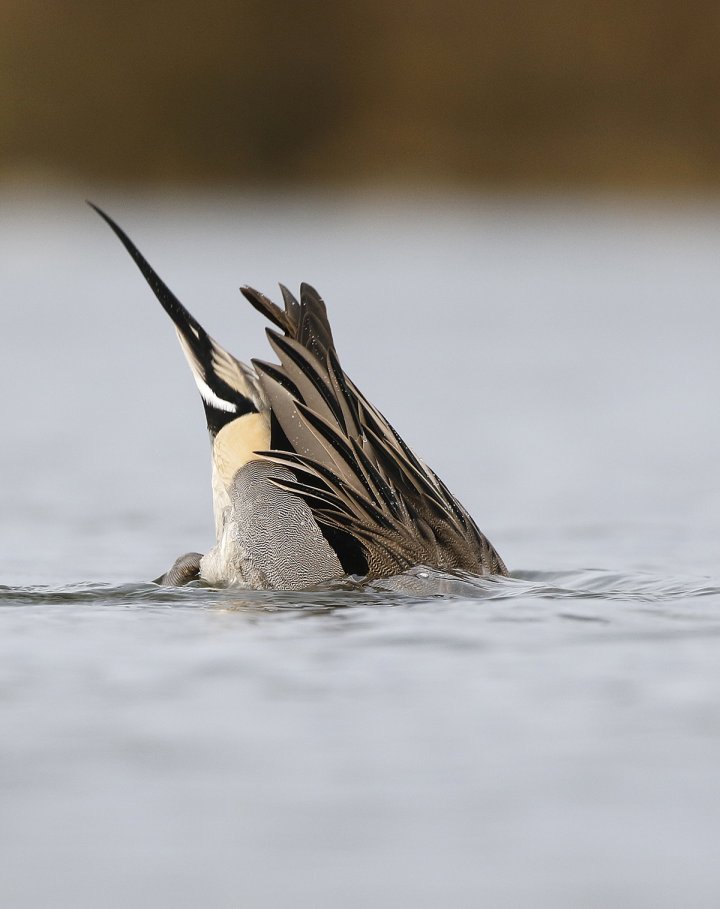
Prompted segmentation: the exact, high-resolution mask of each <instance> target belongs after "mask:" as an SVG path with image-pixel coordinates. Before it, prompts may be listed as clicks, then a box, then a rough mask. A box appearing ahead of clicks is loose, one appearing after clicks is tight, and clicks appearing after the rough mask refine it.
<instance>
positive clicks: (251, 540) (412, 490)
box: [90, 203, 507, 590]
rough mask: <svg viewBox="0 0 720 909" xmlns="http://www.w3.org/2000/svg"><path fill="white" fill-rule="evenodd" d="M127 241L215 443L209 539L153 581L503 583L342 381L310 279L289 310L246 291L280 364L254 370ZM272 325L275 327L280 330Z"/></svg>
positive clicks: (438, 484)
mask: <svg viewBox="0 0 720 909" xmlns="http://www.w3.org/2000/svg"><path fill="white" fill-rule="evenodd" d="M90 204H91V206H92V208H94V209H95V211H96V212H97V213H98V214H99V215H100V216H101V217H102V218H103V219H104V220H105V221H106V222H107V223H108V225H109V226H110V227H111V228H112V230H113V231H114V232H115V234H116V235H117V237H118V238H119V239H120V241H121V242H122V244H123V245H124V246H125V248H126V249H127V251H128V252H129V253H130V256H131V257H132V259H133V260H134V262H135V264H136V265H137V266H138V268H139V269H140V271H141V273H142V274H143V276H144V278H145V280H146V281H147V282H148V284H149V285H150V288H151V289H152V291H153V293H154V294H155V296H156V297H157V299H158V300H159V302H160V304H161V305H162V307H163V309H164V310H165V312H166V313H167V314H168V315H169V316H170V318H171V319H172V321H173V323H174V325H175V330H176V332H177V336H178V339H179V341H180V346H181V347H182V349H183V352H184V354H185V357H186V359H187V361H188V364H189V366H190V369H191V370H192V374H193V377H194V379H195V383H196V385H197V387H198V390H199V391H200V396H201V398H202V402H203V407H204V410H205V418H206V422H207V428H208V432H209V434H210V441H211V446H212V492H213V509H214V514H215V530H216V544H215V546H214V547H213V548H212V549H211V550H210V551H209V552H207V553H206V554H205V555H202V554H200V553H186V554H185V555H182V556H180V557H179V558H178V559H177V560H176V562H175V564H174V565H173V566H172V568H171V569H170V570H169V571H168V572H166V573H165V574H164V575H163V576H162V577H160V578H158V583H161V584H168V585H182V584H186V583H189V582H190V581H196V580H199V581H202V582H204V583H206V584H209V585H211V586H216V587H224V586H238V587H245V588H253V589H276V590H300V589H303V588H307V587H311V586H314V585H318V584H322V583H324V582H328V581H332V580H336V579H339V578H343V577H345V576H347V575H354V576H360V577H366V578H369V579H375V578H389V577H394V576H396V575H399V574H402V573H403V572H405V571H407V570H408V569H411V568H414V567H415V566H420V565H422V566H425V567H428V568H433V569H438V570H440V571H465V572H469V573H472V574H476V575H490V574H498V575H507V569H506V567H505V564H504V563H503V561H502V559H501V558H500V556H499V555H498V553H497V552H496V551H495V549H494V547H493V546H492V544H491V543H490V542H489V540H488V539H487V538H486V537H485V536H484V535H483V534H482V533H481V532H480V530H479V529H478V527H477V525H476V524H475V522H474V521H473V519H472V518H471V517H470V515H469V514H468V512H467V511H466V510H465V509H464V508H463V506H462V505H461V504H460V503H459V502H458V501H457V499H456V498H455V497H454V496H453V495H452V494H451V493H450V491H449V490H448V489H447V487H446V486H445V484H444V483H443V482H442V481H441V480H440V479H439V477H437V476H436V474H435V473H434V472H433V471H432V470H431V469H430V468H429V467H427V466H426V465H425V464H424V463H423V462H422V461H420V460H419V459H418V458H417V457H416V456H415V455H414V454H413V452H412V451H411V450H410V448H409V447H408V446H407V445H406V444H405V442H404V441H403V440H402V439H401V438H400V436H399V435H398V434H397V433H396V432H395V430H394V429H393V428H392V426H391V425H390V424H389V423H388V422H387V420H386V419H385V418H384V417H383V416H382V414H380V413H379V411H377V410H376V409H375V407H373V405H372V404H371V403H370V402H369V401H368V400H367V399H366V398H365V397H364V396H363V394H362V393H361V392H360V391H359V390H358V388H357V387H356V386H355V385H354V384H353V382H352V381H351V380H350V378H349V377H348V376H347V375H346V374H345V373H344V372H343V370H342V367H341V366H340V362H339V359H338V356H337V353H336V351H335V345H334V341H333V336H332V331H331V328H330V324H329V322H328V317H327V311H326V308H325V304H324V302H323V301H322V299H321V298H320V296H319V294H318V293H317V291H315V290H314V289H313V288H312V287H310V286H309V285H308V284H303V285H301V288H300V296H299V299H297V298H296V297H294V296H293V294H292V293H290V291H289V290H287V288H285V287H283V286H282V285H280V289H281V292H282V296H283V303H284V308H282V309H281V308H280V307H279V306H277V305H276V304H275V303H273V302H272V301H271V300H270V299H268V298H267V297H266V296H265V295H264V294H262V293H260V292H258V291H256V290H253V289H252V288H250V287H243V288H241V290H242V293H243V295H244V296H245V298H246V299H247V300H248V301H249V302H250V303H251V304H252V305H253V306H254V307H255V308H256V309H257V310H259V311H260V312H261V313H262V314H263V315H264V316H265V317H266V318H267V319H268V320H269V321H270V322H271V323H272V324H273V325H274V326H275V328H274V329H271V328H268V329H267V337H268V340H269V342H270V346H271V348H272V350H273V352H274V354H275V355H276V357H277V358H278V360H279V363H267V362H264V361H261V360H252V361H251V365H250V366H248V365H246V364H244V363H242V362H240V361H239V360H237V359H235V357H234V356H232V354H230V353H228V351H226V350H225V349H224V348H223V347H221V346H220V345H219V344H218V343H217V342H216V341H214V340H213V339H212V338H211V337H210V336H209V335H208V334H207V332H206V331H205V330H204V329H203V328H202V326H201V325H200V324H199V322H197V320H196V319H195V318H194V317H193V316H192V315H191V314H190V313H189V312H188V311H187V309H185V307H184V306H183V305H182V304H181V303H180V301H179V300H178V299H177V298H176V297H175V295H174V294H173V293H172V292H171V291H170V289H169V288H168V287H167V285H166V284H165V283H164V282H163V281H162V280H161V278H160V277H159V276H158V275H157V274H156V272H155V271H154V270H153V268H152V267H151V266H150V265H149V263H148V262H147V260H146V259H145V258H144V257H143V256H142V254H141V253H140V252H139V251H138V249H137V247H136V246H135V245H134V244H133V243H132V241H131V240H130V239H129V237H128V236H127V234H125V232H124V231H123V230H122V229H121V228H120V227H119V226H118V225H117V224H116V223H115V222H114V221H113V220H112V219H111V218H110V217H109V216H108V215H107V214H105V213H104V212H103V211H102V210H101V209H99V208H97V206H95V205H92V203H90ZM276 329H279V331H278V330H276Z"/></svg>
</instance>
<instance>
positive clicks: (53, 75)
mask: <svg viewBox="0 0 720 909" xmlns="http://www.w3.org/2000/svg"><path fill="white" fill-rule="evenodd" d="M719 87H720V4H718V3H717V2H704V0H694V2H692V0H691V2H677V0H650V2H629V0H606V2H600V0H595V2H592V0H541V2H538V0H517V2H502V0H491V2H488V0H485V2H477V3H468V2H467V0H462V2H459V0H442V2H440V0H423V2H409V0H393V2H391V3H389V2H387V0H366V2H363V3H353V4H350V3H342V2H330V0H306V2H281V0H244V2H223V0H209V2H208V0H206V2H204V3H198V2H197V0H192V2H190V0H142V2H132V0H127V2H124V3H120V4H107V3H103V2H98V0H75V2H68V0H56V2H48V0H3V3H2V6H1V7H0V123H1V124H2V129H1V131H0V176H2V177H5V178H6V179H16V178H23V179H25V178H31V177H34V176H42V177H45V178H48V177H49V178H59V179H78V178H80V179H87V178H92V179H106V180H115V181H118V182H125V181H127V182H137V181H151V182H155V183H167V184H177V183H183V182H186V181H187V182H197V183H203V182H206V183H218V184H228V183H230V184H238V185H248V184H253V183H256V184H260V185H265V184H273V183H281V184H288V185H289V184H293V183H329V184H346V183H357V182H364V181H373V182H384V181H386V182H400V183H423V184H433V183H444V184H448V183H455V182H457V183H463V184H474V185H477V186H481V187H486V186H495V185H498V186H501V187H513V186H518V187H526V186H531V187H533V186H558V185H560V186H564V185H568V186H609V187H621V188H634V187H637V188H640V189H645V188H649V189H654V188H658V187H660V188H663V187H670V188H674V187H677V188H702V187H717V186H718V183H720V91H718V88H719Z"/></svg>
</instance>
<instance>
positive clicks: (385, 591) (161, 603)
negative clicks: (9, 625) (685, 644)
mask: <svg viewBox="0 0 720 909" xmlns="http://www.w3.org/2000/svg"><path fill="white" fill-rule="evenodd" d="M713 595H715V596H720V584H718V583H717V582H714V581H712V580H711V579H708V578H697V577H681V576H680V577H678V576H673V577H657V576H653V575H648V574H643V573H640V572H624V573H623V572H615V571H610V570H603V569H587V570H582V571H517V572H514V573H513V575H512V576H511V577H508V578H501V577H494V576H492V577H477V576H474V575H470V574H467V573H463V572H457V573H450V572H441V571H436V570H434V569H430V568H423V567H418V568H414V569H411V570H410V571H407V572H405V573H403V574H401V575H398V576H396V577H392V578H383V579H377V580H373V581H365V580H363V579H362V578H344V579H342V580H339V581H334V582H331V583H328V584H326V585H323V586H321V587H315V588H313V589H309V590H302V591H278V590H241V589H238V588H225V589H217V588H209V587H205V586H202V585H198V584H191V585H188V586H186V587H160V586H158V585H156V584H153V583H142V584H120V585H112V584H103V583H91V582H80V583H77V584H70V585H62V586H40V585H38V586H26V587H11V586H3V585H0V606H6V607H7V606H16V607H19V606H33V605H40V604H42V605H45V606H48V605H50V606H64V605H75V606H82V605H83V604H88V605H93V606H96V607H97V606H108V607H114V608H117V607H126V608H147V607H155V608H168V607H176V608H224V609H239V608H243V609H254V610H262V611H273V610H282V609H313V608H315V609H318V608H319V609H337V608H348V607H352V606H392V605H410V604H412V603H415V602H428V601H430V600H442V599H448V600H479V601H502V600H518V599H525V600H528V599H530V600H555V601H558V600H588V599H593V600H607V601H612V602H615V603H617V602H627V603H648V604H652V603H665V602H669V601H674V600H688V599H695V598H699V597H709V596H713Z"/></svg>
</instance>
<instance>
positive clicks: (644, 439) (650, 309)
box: [0, 193, 720, 907]
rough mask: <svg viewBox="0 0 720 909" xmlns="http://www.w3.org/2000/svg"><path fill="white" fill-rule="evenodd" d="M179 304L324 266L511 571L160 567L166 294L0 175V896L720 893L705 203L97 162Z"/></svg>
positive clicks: (348, 331) (92, 228)
mask: <svg viewBox="0 0 720 909" xmlns="http://www.w3.org/2000/svg"><path fill="white" fill-rule="evenodd" d="M95 198H96V201H98V202H99V203H101V204H103V205H104V206H106V207H107V208H108V210H109V211H110V212H111V213H112V214H113V215H114V216H116V217H117V218H118V219H119V220H120V222H121V223H122V224H123V226H125V227H126V228H127V230H128V231H129V233H130V234H131V236H132V237H133V239H134V240H135V241H136V242H137V243H138V244H139V246H140V248H141V249H142V250H143V251H144V252H145V253H146V255H147V256H148V258H149V259H150V260H151V261H152V262H153V264H154V265H155V267H156V268H157V269H158V270H159V271H160V273H161V274H162V275H163V276H164V277H165V278H166V280H167V281H168V283H169V284H170V286H171V287H173V289H174V290H175V291H176V292H177V293H178V294H179V296H180V297H181V298H182V299H183V300H184V301H185V302H186V304H187V305H188V306H189V307H190V309H191V310H192V311H193V312H194V314H195V315H196V316H198V318H199V319H200V320H201V321H202V322H203V324H204V325H205V326H206V328H207V329H208V330H209V331H210V332H211V333H212V334H214V335H215V336H216V337H218V338H219V339H220V340H221V341H222V343H224V344H225V345H226V346H227V347H229V348H230V349H231V350H233V352H234V353H236V354H237V355H239V356H241V357H244V358H249V357H250V356H261V357H267V356H268V350H267V347H266V344H265V341H264V338H263V334H262V327H263V326H262V324H261V320H260V319H259V317H258V316H257V315H256V314H255V313H254V312H252V311H251V310H250V309H249V307H248V306H247V305H246V304H244V302H243V301H242V299H241V298H240V295H239V294H238V293H237V290H236V288H237V286H238V285H239V284H240V283H252V284H254V285H255V286H258V287H259V288H261V289H263V290H265V291H272V289H273V286H274V282H276V281H277V280H282V281H284V282H285V283H288V284H289V285H290V286H295V285H297V284H298V283H299V281H301V280H310V281H312V282H313V283H315V284H316V285H317V286H318V288H319V289H320V290H321V292H322V293H323V295H324V296H325V298H326V300H327V302H328V305H329V309H330V314H331V318H332V320H333V325H334V328H335V336H336V341H337V345H338V349H339V352H340V356H341V359H342V362H343V364H344V366H345V368H346V369H347V370H348V372H349V373H350V374H351V375H352V376H353V378H354V380H355V381H356V382H357V383H358V384H359V385H360V386H361V387H362V388H363V390H364V391H365V393H366V394H367V395H368V396H369V397H370V398H371V399H372V400H373V401H375V402H376V403H377V404H378V405H379V406H380V407H381V409H382V410H383V411H384V412H385V413H386V414H387V416H388V417H389V418H390V419H391V421H392V422H393V423H394V424H395V425H396V426H397V428H398V429H399V430H400V431H401V432H402V433H403V435H404V436H405V437H406V438H407V440H408V441H409V442H410V443H411V444H412V445H413V446H414V447H415V448H416V449H417V450H418V452H419V453H420V454H421V455H422V456H423V457H425V459H426V460H427V461H428V462H429V463H430V464H431V465H432V466H433V467H434V468H436V469H437V471H438V472H439V473H440V475H441V476H442V477H443V479H444V480H445V481H446V482H447V483H448V485H449V486H450V488H451V489H452V490H453V491H454V492H455V493H456V494H457V495H458V497H459V498H460V499H461V500H462V501H463V503H464V504H465V505H466V506H467V507H468V508H469V510H470V511H471V512H472V513H473V515H474V516H475V517H476V519H477V521H478V523H479V525H480V527H481V528H482V529H483V530H484V531H485V532H486V533H487V534H488V535H489V537H490V539H491V540H492V541H493V543H494V544H495V545H496V546H497V548H498V550H499V551H500V553H501V554H502V556H503V558H505V560H506V561H507V563H508V565H509V567H510V569H511V571H512V573H513V577H512V578H510V579H487V580H481V581H472V580H470V579H454V580H450V579H447V578H431V579H430V580H431V581H432V582H433V583H432V589H429V590H428V592H427V593H425V594H422V593H416V594H412V595H404V594H401V593H398V592H396V591H392V590H387V589H383V585H371V586H370V587H362V586H358V585H352V584H349V585H348V584H339V585H333V586H331V587H329V588H327V589H323V590H315V591H306V592H303V593H301V594H287V593H269V592H251V591H213V590H207V589H202V588H196V587H190V588H187V589H181V590H166V589H161V588H158V587H156V586H154V585H152V584H150V583H148V581H147V579H148V578H152V577H156V576H157V575H158V574H159V573H160V571H162V570H163V569H164V568H166V567H167V566H168V565H169V564H170V563H171V562H172V560H173V559H174V558H175V556H176V555H177V554H179V553H180V552H182V551H186V550H189V549H204V548H206V547H207V546H208V545H209V543H210V537H211V515H210V501H209V499H210V497H209V478H208V474H209V469H208V452H207V443H206V436H205V432H204V427H203V418H202V410H201V406H200V404H199V401H198V400H197V396H196V393H195V390H194V387H193V384H192V380H191V378H190V376H189V372H188V370H187V368H186V366H185V364H184V363H183V361H182V357H181V354H180V352H179V350H178V349H176V348H177V343H176V341H175V338H174V334H173V332H172V330H171V328H170V326H169V325H168V324H167V319H166V317H165V315H164V313H162V312H161V311H160V308H159V307H158V306H157V304H156V303H155V301H154V300H153V299H152V298H151V296H150V294H149V291H147V290H146V288H145V287H144V284H143V282H142V280H141V279H140V278H139V276H138V275H136V274H135V272H134V268H133V266H132V264H131V263H130V261H129V260H128V259H127V257H126V255H125V254H124V253H123V251H122V250H121V249H120V248H119V246H118V244H117V242H116V241H115V240H114V238H113V237H112V236H111V235H110V234H109V232H108V231H107V228H105V226H104V225H102V224H101V223H100V222H99V221H98V220H97V218H95V217H93V216H92V215H91V213H90V212H89V211H86V210H85V209H84V208H83V206H82V204H81V202H80V199H79V198H78V199H76V198H74V197H72V196H70V195H63V196H58V197H56V198H53V199H47V198H41V197H28V196H26V197H20V196H17V197H9V198H8V199H7V200H6V203H5V204H4V205H3V208H2V209H1V210H0V239H1V240H2V242H1V243H0V265H1V269H0V285H1V286H2V307H3V310H2V311H3V331H2V333H0V354H1V356H0V371H2V382H3V388H4V389H5V394H4V397H3V404H2V407H3V425H4V426H5V428H6V430H5V434H4V436H3V446H2V450H1V452H0V460H1V463H2V468H3V469H2V472H1V473H0V501H1V502H2V509H1V510H0V585H2V586H0V729H1V730H2V735H1V736H0V806H1V807H2V810H0V868H1V870H2V873H1V874H0V904H2V905H3V906H4V905H7V906H12V907H25V906H33V907H34V906H47V905H52V906H73V907H85V906H87V907H90V906H93V907H94V906H98V905H102V906H128V905H139V906H152V907H164V906H172V907H182V906H188V907H195V906H198V905H211V906H218V907H220V906H238V905H251V906H272V907H275V906H278V907H280V906H287V905H293V906H300V907H320V906H336V905H342V906H350V907H354V906H357V907H364V906H367V905H371V904H372V905H378V906H393V907H394V906H406V905H415V906H419V907H424V906H427V907H434V906H438V905H452V906H468V907H475V906H478V905H492V906H505V905H507V906H532V907H538V906H547V907H558V906H567V907H576V906H578V905H583V906H597V907H607V906H615V905H617V906H624V905H633V906H653V907H657V906H668V907H671V906H672V907H675V906H678V905H694V906H715V905H717V902H718V899H720V873H718V870H717V859H716V852H717V842H718V838H719V835H720V773H719V771H718V767H719V766H720V706H719V705H720V673H718V668H717V667H718V664H719V661H720V572H719V570H718V552H719V551H720V483H719V482H718V478H717V464H718V463H720V460H719V456H720V412H719V411H718V407H717V392H718V389H719V388H720V361H719V359H718V357H717V338H718V337H719V336H720V307H718V305H717V288H718V287H720V264H719V263H720V260H718V257H717V235H718V227H719V226H720V209H715V208H714V207H712V206H707V205H706V206H702V207H701V206H699V205H689V204H685V205H677V204H675V205H672V204H670V203H665V204H659V203H658V204H654V205H650V204H648V205H645V206H644V207H642V208H636V209H634V210H630V209H628V208H626V207H622V206H620V205H617V204H613V203H610V202H608V201H605V202H602V203H601V202H598V201H595V202H591V201H587V200H586V201H582V200H547V201H545V202H542V203H541V202H537V201H534V202H523V201H518V200H516V201H514V202H512V203H509V202H503V201H502V200H483V199H476V200H467V199H465V200H462V201H461V200H457V199H456V200H449V199H421V200H407V199H406V200H399V199H396V200H393V199H389V200H388V199H386V200H381V199H379V198H378V197H374V198H371V199H366V200H361V199H351V198H318V197H314V198H307V197H303V198H301V197H297V198H290V199H279V198H278V199H263V198H259V197H256V198H222V199H221V198H213V199H211V198H207V197H204V198H196V199H189V200H184V201H179V200H173V199H169V198H160V197H158V198H155V199H150V200H147V199H145V200H139V199H131V198H125V199H121V198H114V197H112V196H110V195H109V194H105V195H101V196H98V195H97V193H96V194H95Z"/></svg>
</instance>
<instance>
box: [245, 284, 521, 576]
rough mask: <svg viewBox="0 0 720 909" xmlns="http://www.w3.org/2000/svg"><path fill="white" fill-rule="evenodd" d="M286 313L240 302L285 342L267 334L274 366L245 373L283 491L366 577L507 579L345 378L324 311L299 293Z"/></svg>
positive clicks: (255, 301) (450, 501)
mask: <svg viewBox="0 0 720 909" xmlns="http://www.w3.org/2000/svg"><path fill="white" fill-rule="evenodd" d="M281 290H282V294H283V301H284V304H285V308H284V310H283V309H280V307H279V306H277V305H276V304H275V303H273V302H272V301H271V300H269V299H268V298H267V297H266V296H265V295H264V294H261V293H259V292H258V291H256V290H253V289H252V288H249V287H244V288H242V292H243V294H244V295H245V297H246V298H247V299H248V300H249V301H250V303H252V305H253V306H254V307H255V308H256V309H258V310H259V311H260V312H262V313H263V314H264V315H265V316H266V317H267V318H268V319H269V320H270V321H271V322H272V323H273V324H274V325H276V326H277V327H278V328H280V329H281V330H282V331H283V332H284V337H283V336H281V335H279V334H278V333H277V332H275V331H270V330H268V338H269V340H270V344H271V346H272V348H273V350H274V352H275V353H276V355H277V356H278V359H279V360H280V364H279V365H271V364H265V363H262V362H260V361H257V360H254V361H253V365H254V366H255V369H256V370H257V372H258V374H259V376H260V382H261V385H262V388H263V391H264V393H265V395H266V396H267V399H268V400H269V402H270V406H271V408H272V411H273V414H274V416H275V418H276V419H277V421H278V423H279V424H280V427H281V428H282V431H283V433H284V434H285V436H286V438H287V440H288V442H289V444H290V446H291V450H288V451H271V452H262V453H261V454H263V456H265V457H268V458H270V459H272V460H274V461H275V462H276V463H279V464H282V465H283V466H285V467H289V468H291V470H292V472H293V474H294V476H295V477H296V480H282V481H281V485H282V486H283V488H284V489H287V490H288V491H291V492H294V493H295V494H297V495H299V496H301V497H302V498H304V499H305V501H306V502H307V503H308V505H309V506H310V508H311V509H312V512H313V515H314V517H315V519H316V520H317V521H318V523H319V524H320V525H321V526H324V527H325V528H330V529H332V530H335V531H338V532H341V533H344V534H348V535H350V536H351V537H352V538H354V539H355V540H356V541H358V542H359V544H360V546H361V548H362V550H363V553H364V556H365V559H366V561H367V566H368V568H369V571H370V573H371V574H373V575H376V576H383V575H385V576H387V575H391V574H395V573H397V572H399V571H403V570H405V569H407V568H410V567H412V566H414V565H418V564H425V565H428V566H430V567H435V568H440V569H465V570H468V571H473V572H476V573H480V574H490V573H497V574H507V570H506V568H505V565H504V564H503V562H502V560H501V559H500V557H499V555H498V554H497V552H496V551H495V550H494V548H493V547H492V545H491V544H490V542H489V541H488V540H487V538H486V537H485V536H484V535H483V534H482V533H481V532H480V530H479V529H478V528H477V526H476V524H475V522H474V521H473V519H472V518H471V517H470V515H469V514H468V512H467V511H466V510H465V509H464V508H463V507H462V505H460V503H459V502H458V501H457V499H455V497H454V496H453V495H452V494H451V493H450V492H449V490H448V489H447V487H446V486H445V484H444V483H443V482H442V481H441V480H440V479H439V478H438V477H437V476H436V475H435V473H433V471H432V470H430V469H429V468H428V467H426V466H425V465H424V464H423V463H422V462H421V461H420V460H419V459H418V458H417V457H416V456H415V455H414V454H413V452H412V451H411V449H410V448H409V447H408V446H407V445H406V443H405V442H404V441H403V440H402V438H401V437H400V436H399V435H398V433H397V432H396V431H395V430H394V429H393V427H392V426H391V425H390V423H388V421H387V420H386V419H385V417H384V416H383V415H382V414H381V413H380V412H379V411H378V410H377V409H376V408H375V407H374V406H373V405H372V404H370V402H369V401H368V400H367V398H365V397H364V395H363V394H362V393H361V392H360V391H359V390H358V389H357V387H356V386H355V385H354V384H353V383H352V382H351V381H350V379H349V378H348V377H347V376H346V374H345V373H344V372H343V370H342V367H341V366H340V362H339V360H338V357H337V353H336V351H335V347H334V342H333V337H332V331H331V329H330V324H329V322H328V318H327V310H326V308H325V304H324V302H323V300H322V298H321V297H320V295H319V294H318V293H317V291H316V290H314V288H312V287H310V286H309V285H307V284H303V285H302V287H301V291H300V300H299V301H298V300H297V299H296V298H295V297H294V296H293V295H292V294H291V293H290V291H288V290H287V288H285V287H283V286H282V285H281Z"/></svg>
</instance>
